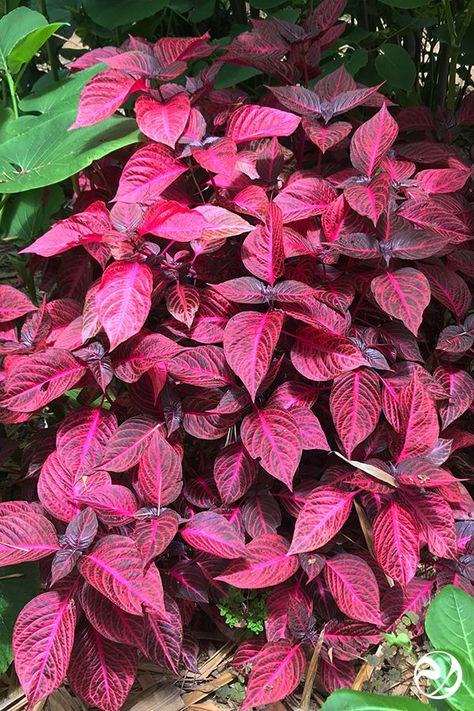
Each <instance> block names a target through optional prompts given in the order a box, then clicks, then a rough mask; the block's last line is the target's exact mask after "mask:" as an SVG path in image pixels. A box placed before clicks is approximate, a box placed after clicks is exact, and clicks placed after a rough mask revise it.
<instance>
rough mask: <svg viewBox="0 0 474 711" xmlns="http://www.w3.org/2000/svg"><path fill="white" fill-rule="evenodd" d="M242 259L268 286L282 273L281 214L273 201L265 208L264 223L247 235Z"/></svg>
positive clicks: (249, 269)
mask: <svg viewBox="0 0 474 711" xmlns="http://www.w3.org/2000/svg"><path fill="white" fill-rule="evenodd" d="M242 261H243V263H244V264H245V266H246V268H247V269H248V271H249V272H251V273H252V274H254V275H255V276H257V277H259V278H260V279H263V280H264V281H266V282H268V284H270V286H273V285H274V283H275V281H276V279H277V278H278V277H281V276H282V275H283V272H284V251H283V215H282V212H281V210H280V208H279V207H278V205H276V204H275V203H274V202H271V203H270V204H269V206H268V208H267V210H266V214H265V224H264V225H258V226H257V227H256V228H255V229H254V230H252V231H251V232H250V233H249V234H248V235H247V237H246V239H245V242H244V243H243V245H242ZM257 303H258V302H257Z"/></svg>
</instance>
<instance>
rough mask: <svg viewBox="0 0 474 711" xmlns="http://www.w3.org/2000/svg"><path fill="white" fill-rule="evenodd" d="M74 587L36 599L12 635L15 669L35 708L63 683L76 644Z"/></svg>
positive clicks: (50, 592) (29, 604)
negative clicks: (74, 643)
mask: <svg viewBox="0 0 474 711" xmlns="http://www.w3.org/2000/svg"><path fill="white" fill-rule="evenodd" d="M74 590H75V588H74V587H73V588H69V589H68V588H67V587H64V588H63V587H59V588H58V589H57V590H49V591H48V592H45V593H41V595H38V596H37V597H35V598H33V600H31V601H30V602H29V603H28V604H27V605H26V607H24V608H23V610H22V611H21V612H20V614H19V615H18V618H17V620H16V623H15V629H14V632H13V654H14V658H15V670H16V673H17V674H18V678H19V680H20V683H21V686H22V688H23V690H24V692H25V694H26V695H27V697H28V703H29V704H30V705H32V706H34V705H35V704H37V703H38V702H39V701H41V700H42V699H44V698H46V696H48V695H49V694H51V693H52V692H53V691H55V690H56V689H58V688H59V687H60V686H61V684H62V683H63V681H64V679H65V677H66V672H67V670H68V665H69V660H70V657H71V652H72V646H73V642H74V628H75V626H76V619H77V608H76V603H75V602H74V597H73V594H74Z"/></svg>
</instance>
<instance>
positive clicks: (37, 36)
mask: <svg viewBox="0 0 474 711" xmlns="http://www.w3.org/2000/svg"><path fill="white" fill-rule="evenodd" d="M62 25H63V23H62V22H54V23H52V24H51V25H44V26H43V27H38V28H37V29H36V30H33V31H32V32H29V33H28V34H27V35H26V37H23V39H21V40H20V41H19V42H18V44H17V45H15V47H14V48H13V49H12V51H11V52H10V54H9V55H8V66H9V68H10V70H11V72H12V73H13V74H16V72H18V71H20V69H21V67H22V65H23V64H26V63H27V62H29V61H30V59H32V58H33V57H34V56H35V54H36V52H37V51H38V50H39V49H40V47H42V46H43V45H44V43H45V42H47V41H48V40H49V38H50V37H51V35H53V34H54V33H55V32H56V30H58V29H59V28H60V27H62Z"/></svg>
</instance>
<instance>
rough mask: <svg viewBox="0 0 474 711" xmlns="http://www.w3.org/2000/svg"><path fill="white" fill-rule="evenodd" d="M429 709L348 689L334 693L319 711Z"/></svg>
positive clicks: (407, 700) (410, 701) (418, 703)
mask: <svg viewBox="0 0 474 711" xmlns="http://www.w3.org/2000/svg"><path fill="white" fill-rule="evenodd" d="M430 709H431V707H430V706H427V705H426V704H422V703H421V701H417V700H416V699H410V698H407V697H399V696H379V695H378V694H365V693H363V692H361V691H351V690H349V689H340V690H338V691H334V692H333V693H332V694H331V696H330V697H329V698H328V699H327V700H326V702H325V703H324V704H323V706H322V707H321V711H430Z"/></svg>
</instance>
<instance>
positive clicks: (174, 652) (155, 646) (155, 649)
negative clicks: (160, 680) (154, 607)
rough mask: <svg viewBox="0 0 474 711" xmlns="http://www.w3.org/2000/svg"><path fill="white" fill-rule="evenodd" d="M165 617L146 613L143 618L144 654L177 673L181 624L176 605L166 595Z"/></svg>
mask: <svg viewBox="0 0 474 711" xmlns="http://www.w3.org/2000/svg"><path fill="white" fill-rule="evenodd" d="M165 604H166V619H160V618H158V617H153V616H152V615H147V617H146V620H145V645H146V650H147V651H146V655H147V657H149V658H150V659H152V660H153V661H154V662H155V663H156V664H158V665H159V666H160V667H161V666H163V667H165V668H166V669H169V670H170V671H171V672H173V673H174V674H177V673H178V665H179V661H180V658H181V650H182V646H183V624H182V622H181V615H180V612H179V607H178V605H177V604H176V603H175V602H174V600H173V599H172V598H171V597H170V596H169V595H167V596H166V598H165Z"/></svg>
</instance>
